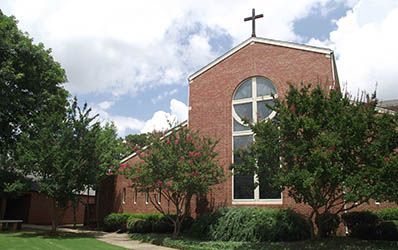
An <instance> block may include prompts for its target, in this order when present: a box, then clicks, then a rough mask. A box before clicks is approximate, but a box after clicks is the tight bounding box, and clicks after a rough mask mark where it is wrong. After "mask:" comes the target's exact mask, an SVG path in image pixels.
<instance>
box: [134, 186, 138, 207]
mask: <svg viewBox="0 0 398 250" xmlns="http://www.w3.org/2000/svg"><path fill="white" fill-rule="evenodd" d="M137 196H138V191H137V188H134V189H133V204H137Z"/></svg>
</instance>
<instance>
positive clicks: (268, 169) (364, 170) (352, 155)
mask: <svg viewBox="0 0 398 250" xmlns="http://www.w3.org/2000/svg"><path fill="white" fill-rule="evenodd" d="M376 103H377V102H376V99H375V96H372V97H369V96H366V98H364V99H363V100H356V101H354V102H353V101H351V100H350V99H349V96H348V95H343V94H342V93H341V92H340V91H337V90H330V91H329V92H324V91H323V90H322V89H321V88H320V87H316V88H314V89H312V88H310V87H303V88H302V89H300V90H298V89H295V88H293V87H291V88H290V90H289V92H288V94H287V96H286V100H285V101H281V100H276V101H275V107H273V108H272V107H270V108H272V109H274V110H275V111H276V112H277V116H276V119H274V120H271V121H270V120H268V121H262V122H259V123H257V124H252V125H251V127H252V129H253V132H254V133H255V142H254V144H253V145H252V146H251V147H249V149H248V151H246V152H240V154H241V156H242V157H243V158H244V161H243V163H242V164H240V165H236V166H234V167H235V169H236V171H238V172H239V171H243V172H246V171H249V172H255V173H257V174H258V175H259V176H268V181H269V182H270V183H271V184H272V185H273V186H274V187H275V188H280V187H286V189H287V190H288V193H289V196H291V197H292V198H293V199H294V200H295V201H296V202H303V203H305V204H308V205H309V206H310V207H311V213H310V215H309V218H308V220H309V222H310V224H311V225H312V236H313V237H317V234H316V233H317V228H319V225H317V224H316V222H317V221H318V220H317V218H319V217H321V216H322V214H326V213H331V214H339V213H341V212H343V211H348V210H350V209H352V208H354V207H357V206H359V205H361V204H363V203H365V202H368V201H369V199H370V198H378V199H379V198H380V199H384V200H395V201H396V198H397V197H396V194H397V193H398V189H397V184H396V180H397V179H398V164H397V157H398V156H397V153H398V152H397V151H398V119H397V115H392V114H389V113H380V112H378V111H377V110H376ZM393 195H394V196H393ZM319 221H320V220H319Z"/></svg>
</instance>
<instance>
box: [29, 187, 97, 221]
mask: <svg viewBox="0 0 398 250" xmlns="http://www.w3.org/2000/svg"><path fill="white" fill-rule="evenodd" d="M81 201H82V202H83V203H86V202H87V196H81ZM82 202H80V203H79V205H78V207H77V210H76V218H77V223H78V224H82V223H83V221H84V204H82ZM89 202H90V204H93V203H94V197H89ZM52 204H53V200H52V199H51V198H49V197H47V196H45V195H43V194H40V193H37V192H31V193H30V208H29V215H28V219H27V222H26V223H29V224H38V225H50V224H51V208H52ZM68 206H69V208H68V209H66V211H65V214H64V216H63V218H62V219H61V220H60V222H59V224H60V225H61V224H73V209H72V207H71V203H69V204H68Z"/></svg>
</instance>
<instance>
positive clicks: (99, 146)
mask: <svg viewBox="0 0 398 250" xmlns="http://www.w3.org/2000/svg"><path fill="white" fill-rule="evenodd" d="M94 145H95V153H94V154H93V155H92V156H93V159H92V163H93V164H94V165H95V166H94V167H93V168H91V171H90V176H91V177H90V181H89V183H90V185H91V186H92V187H93V188H94V189H95V200H96V204H97V205H96V210H97V211H96V220H97V226H99V223H100V221H101V218H100V215H99V205H100V199H99V198H100V193H101V183H102V182H103V181H104V180H105V178H106V177H108V176H109V175H110V174H112V173H114V172H116V170H117V168H116V167H115V166H118V165H119V161H120V159H121V158H122V157H123V156H125V155H126V154H128V153H129V152H131V149H129V148H128V147H127V145H125V144H124V143H123V141H122V139H121V138H119V137H118V135H117V130H116V127H115V125H114V124H113V123H106V124H105V125H104V126H102V127H101V126H98V127H97V128H96V136H95V142H94Z"/></svg>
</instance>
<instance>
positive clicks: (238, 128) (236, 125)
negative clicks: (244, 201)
mask: <svg viewBox="0 0 398 250" xmlns="http://www.w3.org/2000/svg"><path fill="white" fill-rule="evenodd" d="M245 130H250V127H249V126H244V125H242V124H240V123H239V122H237V121H236V120H235V119H234V131H245Z"/></svg>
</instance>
